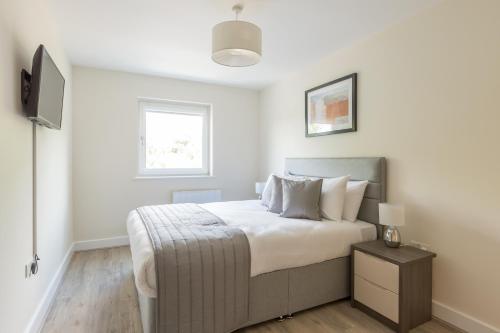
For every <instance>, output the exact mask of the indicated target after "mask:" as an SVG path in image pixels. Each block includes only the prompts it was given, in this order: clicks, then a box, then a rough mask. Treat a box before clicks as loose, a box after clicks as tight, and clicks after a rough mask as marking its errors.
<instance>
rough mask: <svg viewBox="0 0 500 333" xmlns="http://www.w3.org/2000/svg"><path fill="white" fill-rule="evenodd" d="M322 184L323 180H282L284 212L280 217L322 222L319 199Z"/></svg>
mask: <svg viewBox="0 0 500 333" xmlns="http://www.w3.org/2000/svg"><path fill="white" fill-rule="evenodd" d="M322 184H323V179H318V180H305V181H294V180H288V179H282V180H281V186H282V190H283V207H282V209H283V212H282V213H281V215H280V216H282V217H291V218H298V219H309V220H318V221H319V220H321V212H320V209H319V199H320V197H321V185H322Z"/></svg>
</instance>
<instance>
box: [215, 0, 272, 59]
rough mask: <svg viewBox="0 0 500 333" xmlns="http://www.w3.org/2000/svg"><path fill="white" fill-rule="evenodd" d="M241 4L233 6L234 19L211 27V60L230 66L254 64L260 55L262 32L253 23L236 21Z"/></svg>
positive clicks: (241, 7) (241, 8)
mask: <svg viewBox="0 0 500 333" xmlns="http://www.w3.org/2000/svg"><path fill="white" fill-rule="evenodd" d="M242 10H243V5H240V4H239V5H235V6H233V11H234V12H235V14H236V20H234V21H225V22H221V23H219V24H217V25H216V26H214V27H213V29H212V60H213V61H215V62H216V63H218V64H220V65H224V66H230V67H245V66H252V65H255V64H256V63H258V62H259V61H260V58H261V56H262V32H261V31H260V28H259V27H258V26H256V25H255V24H253V23H250V22H245V21H238V14H239V13H241V11H242Z"/></svg>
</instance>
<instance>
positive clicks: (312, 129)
mask: <svg viewBox="0 0 500 333" xmlns="http://www.w3.org/2000/svg"><path fill="white" fill-rule="evenodd" d="M357 76H358V75H357V73H352V74H349V75H346V76H343V77H341V78H338V79H336V80H333V81H330V82H327V83H324V84H322V85H319V86H317V87H314V88H311V89H309V90H306V91H305V108H306V110H305V121H306V123H305V125H306V128H305V134H306V137H315V136H322V135H331V134H339V133H347V132H355V131H357Z"/></svg>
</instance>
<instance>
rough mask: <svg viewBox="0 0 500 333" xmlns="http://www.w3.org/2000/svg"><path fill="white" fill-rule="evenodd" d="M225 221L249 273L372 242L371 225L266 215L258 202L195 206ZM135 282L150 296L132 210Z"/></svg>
mask: <svg viewBox="0 0 500 333" xmlns="http://www.w3.org/2000/svg"><path fill="white" fill-rule="evenodd" d="M200 206H202V207H203V208H205V209H207V210H208V211H210V212H212V213H213V214H215V215H217V216H219V217H220V218H221V219H222V220H223V221H224V222H225V223H226V224H228V225H231V226H235V227H238V228H240V229H241V230H243V232H244V233H245V235H246V236H247V238H248V242H249V244H250V254H251V264H250V265H251V276H252V277H253V276H257V275H260V274H263V273H268V272H273V271H276V270H280V269H286V268H292V267H300V266H307V265H311V264H315V263H319V262H323V261H326V260H330V259H335V258H339V257H344V256H347V255H349V253H350V246H351V244H354V243H358V242H362V241H368V240H375V239H376V238H377V230H376V227H375V225H373V224H370V223H367V222H363V221H356V222H348V221H342V222H334V221H329V220H322V221H311V220H303V219H290V218H283V217H280V216H279V215H278V214H274V213H270V212H268V211H267V210H266V207H264V206H262V205H261V203H260V201H259V200H245V201H227V202H214V203H206V204H201V205H200ZM127 231H128V234H129V238H130V249H131V252H132V261H133V269H134V275H135V283H136V286H137V289H138V290H139V292H141V293H142V294H143V295H145V296H148V297H156V276H155V263H154V253H153V247H152V245H151V241H150V239H149V236H148V233H147V231H146V228H145V227H144V224H143V222H142V220H141V218H140V217H139V215H138V213H137V211H135V210H133V211H131V212H130V214H129V216H128V219H127Z"/></svg>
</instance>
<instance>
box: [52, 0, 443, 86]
mask: <svg viewBox="0 0 500 333" xmlns="http://www.w3.org/2000/svg"><path fill="white" fill-rule="evenodd" d="M52 1H53V2H54V4H55V6H54V8H55V10H56V19H57V21H58V24H59V27H60V29H61V33H62V36H63V41H64V45H65V48H66V50H67V52H68V54H69V57H70V60H71V62H72V63H73V64H76V65H82V66H89V67H97V68H105V69H112V70H121V71H127V72H136V73H144V74H151V75H158V76H167V77H174V78H182V79H190V80H196V81H203V82H211V83H219V84H225V85H234V86H241V87H247V88H254V89H260V88H262V87H264V86H266V85H268V84H270V83H272V82H274V81H276V80H279V79H281V78H283V77H284V76H286V75H287V74H289V73H290V72H294V71H297V70H298V69H300V68H301V67H303V66H306V65H308V64H311V63H314V62H315V61H317V60H319V59H321V58H322V57H324V56H326V55H328V54H330V53H333V52H335V51H336V50H338V49H340V48H342V47H345V46H347V45H349V44H351V43H353V42H355V41H357V40H359V39H362V38H364V37H366V36H368V35H370V34H373V33H375V32H377V31H381V30H383V29H385V28H386V27H388V26H390V25H391V24H394V23H396V22H398V21H401V20H403V19H404V18H405V17H408V16H410V15H413V14H415V13H417V12H418V11H420V10H422V9H424V8H425V7H429V6H432V5H434V4H435V3H436V2H437V1H438V0H246V1H239V2H240V3H243V4H244V5H245V9H244V10H243V12H242V14H241V15H240V19H242V20H247V21H251V22H253V23H255V24H257V25H258V26H260V27H261V29H262V34H263V45H262V52H263V55H262V60H261V62H260V63H259V64H257V65H256V66H252V67H246V68H228V67H224V66H221V65H217V64H215V63H214V62H212V60H211V58H210V56H211V29H212V27H213V26H214V25H215V24H217V23H219V22H221V21H225V20H230V19H233V18H234V16H233V13H232V11H231V7H232V6H233V5H234V4H235V3H236V0H184V1H179V0H177V1H173V0H104V1H103V0H84V1H82V0H52Z"/></svg>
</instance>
